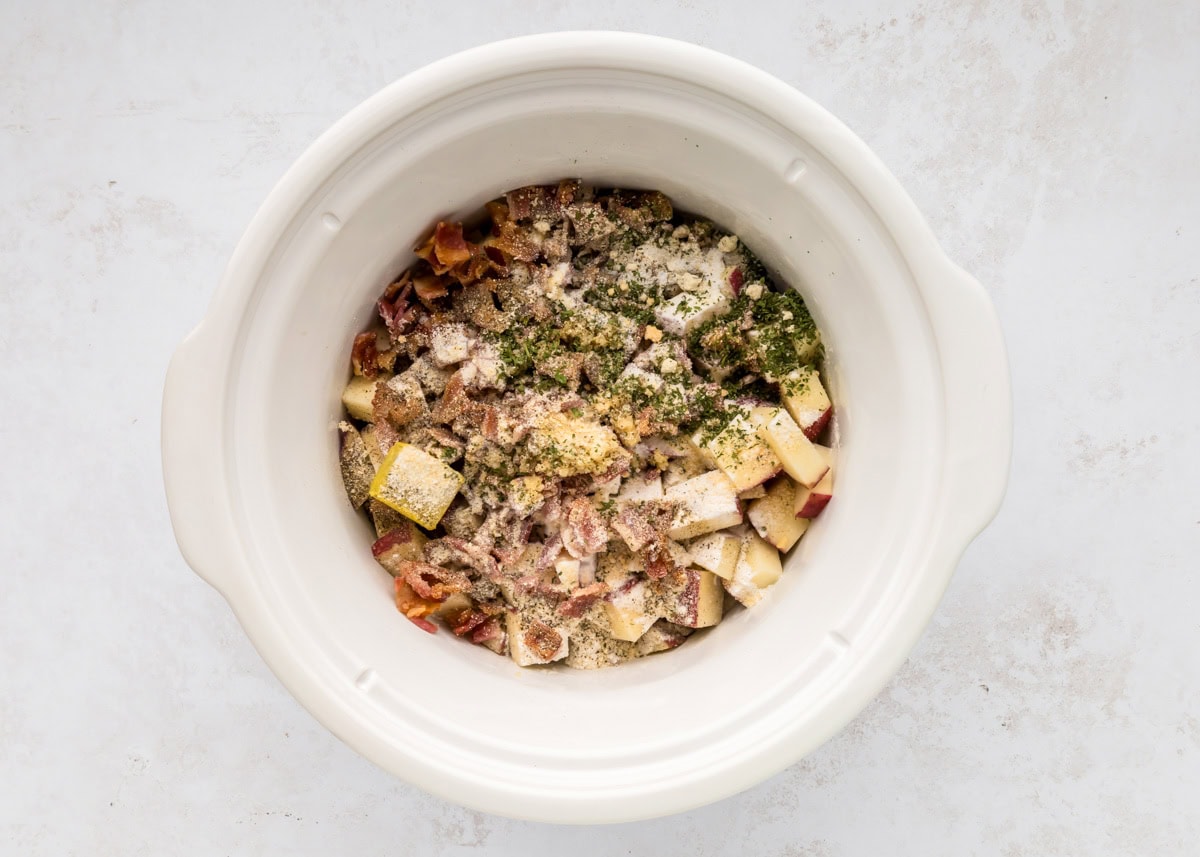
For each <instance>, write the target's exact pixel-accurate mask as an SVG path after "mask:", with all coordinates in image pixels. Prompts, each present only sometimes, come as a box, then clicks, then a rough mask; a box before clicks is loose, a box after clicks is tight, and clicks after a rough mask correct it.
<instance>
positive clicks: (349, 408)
mask: <svg viewBox="0 0 1200 857" xmlns="http://www.w3.org/2000/svg"><path fill="white" fill-rule="evenodd" d="M387 380H388V379H387V378H386V377H385V376H383V375H376V376H375V377H374V378H364V377H362V376H361V375H355V376H354V377H353V378H351V379H350V383H349V384H347V385H346V388H345V389H344V390H342V406H343V407H345V409H346V413H348V414H350V416H352V417H354V419H356V420H365V421H366V422H369V423H373V422H375V388H376V387H377V386H378V385H379V384H381V383H384V382H386V381H387Z"/></svg>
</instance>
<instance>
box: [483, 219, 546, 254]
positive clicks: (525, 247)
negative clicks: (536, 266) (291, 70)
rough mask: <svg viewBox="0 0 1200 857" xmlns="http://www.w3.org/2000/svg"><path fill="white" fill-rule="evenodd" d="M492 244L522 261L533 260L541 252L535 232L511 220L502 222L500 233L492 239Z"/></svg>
mask: <svg viewBox="0 0 1200 857" xmlns="http://www.w3.org/2000/svg"><path fill="white" fill-rule="evenodd" d="M492 246H494V247H496V248H497V249H498V250H500V251H501V252H503V253H505V254H507V255H509V256H512V257H513V258H514V259H518V260H520V261H522V262H532V261H534V260H535V259H537V257H538V256H539V255H540V254H541V247H540V245H539V243H538V241H537V240H536V239H535V238H534V237H533V233H532V232H531V231H530V230H529V229H527V228H525V227H523V226H518V225H517V224H516V223H514V222H513V221H511V220H509V221H507V222H505V223H501V224H500V234H499V235H497V236H496V237H495V238H493V239H492Z"/></svg>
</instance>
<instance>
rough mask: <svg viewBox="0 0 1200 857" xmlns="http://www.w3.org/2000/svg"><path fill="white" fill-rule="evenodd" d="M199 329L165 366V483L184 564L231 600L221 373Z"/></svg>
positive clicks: (234, 569)
mask: <svg viewBox="0 0 1200 857" xmlns="http://www.w3.org/2000/svg"><path fill="white" fill-rule="evenodd" d="M203 339H204V338H203V336H202V328H201V327H198V328H196V329H195V330H193V331H192V332H191V333H190V334H189V335H188V337H187V338H186V339H185V340H184V341H183V342H182V343H181V344H180V346H179V348H178V349H177V350H176V351H175V355H174V356H173V357H172V358H171V364H170V366H168V367H167V380H166V384H165V385H164V388H163V405H162V463H163V483H164V486H165V487H166V493H167V510H168V512H169V513H170V516H171V526H172V527H173V528H174V530H175V541H176V542H177V543H178V544H179V550H180V552H181V553H182V554H183V558H184V559H185V560H186V561H187V564H188V565H190V566H191V567H192V569H193V570H194V571H195V572H196V573H197V574H198V575H200V577H202V578H203V579H204V580H206V581H207V582H208V583H209V584H211V585H212V586H213V588H215V589H216V590H217V591H218V592H220V593H221V594H222V595H224V596H225V598H226V599H227V600H229V599H230V598H231V596H232V594H233V589H234V584H235V583H236V581H237V580H238V579H239V578H240V574H239V568H240V567H241V562H240V561H239V560H238V559H237V552H238V551H237V544H236V541H235V538H234V537H235V529H234V525H233V517H232V515H231V514H230V512H229V505H228V500H227V499H226V498H227V497H228V492H227V491H226V486H225V473H224V470H223V468H222V466H221V463H220V462H221V461H222V460H223V456H222V455H220V454H219V452H217V453H216V454H214V450H218V449H219V447H220V446H222V445H223V440H222V438H221V417H220V412H219V410H218V409H216V408H214V407H213V404H214V403H219V402H221V401H222V391H221V390H220V389H218V388H219V387H220V386H221V384H222V379H221V373H220V372H219V371H217V370H216V369H215V368H214V366H213V363H212V362H211V361H209V360H207V359H206V356H205V352H204V348H203Z"/></svg>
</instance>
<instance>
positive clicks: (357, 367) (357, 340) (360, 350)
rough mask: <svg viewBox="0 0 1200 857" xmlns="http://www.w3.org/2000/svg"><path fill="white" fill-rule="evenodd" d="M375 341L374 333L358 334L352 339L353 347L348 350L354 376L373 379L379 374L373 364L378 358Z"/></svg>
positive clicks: (377, 368)
mask: <svg viewBox="0 0 1200 857" xmlns="http://www.w3.org/2000/svg"><path fill="white" fill-rule="evenodd" d="M376 340H377V337H376V336H375V333H374V331H367V332H366V333H360V334H359V335H358V336H356V337H354V345H353V346H352V347H351V349H350V367H351V368H352V369H353V370H354V374H355V375H362V376H364V377H366V378H374V377H375V376H376V375H378V374H379V367H378V366H377V365H376V363H375V361H376V359H377V358H378V357H379V348H378V347H377V344H376Z"/></svg>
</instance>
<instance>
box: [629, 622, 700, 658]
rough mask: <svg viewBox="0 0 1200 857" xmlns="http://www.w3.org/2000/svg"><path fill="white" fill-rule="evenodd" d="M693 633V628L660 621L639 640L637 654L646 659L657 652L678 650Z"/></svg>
mask: <svg viewBox="0 0 1200 857" xmlns="http://www.w3.org/2000/svg"><path fill="white" fill-rule="evenodd" d="M691 633H692V629H691V628H685V627H683V626H682V625H676V624H674V623H673V622H668V621H666V620H665V619H660V620H659V621H657V622H655V623H654V624H653V625H651V626H650V630H648V631H647V632H646V633H644V634H642V636H641V637H639V638H638V641H637V653H638V655H640V656H642V657H645V656H646V655H652V654H654V653H656V652H665V651H668V650H669V649H675V648H678V647H679V646H681V645H682V644H683V641H684V640H686V639H687V638H688V636H689V635H690V634H691Z"/></svg>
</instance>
